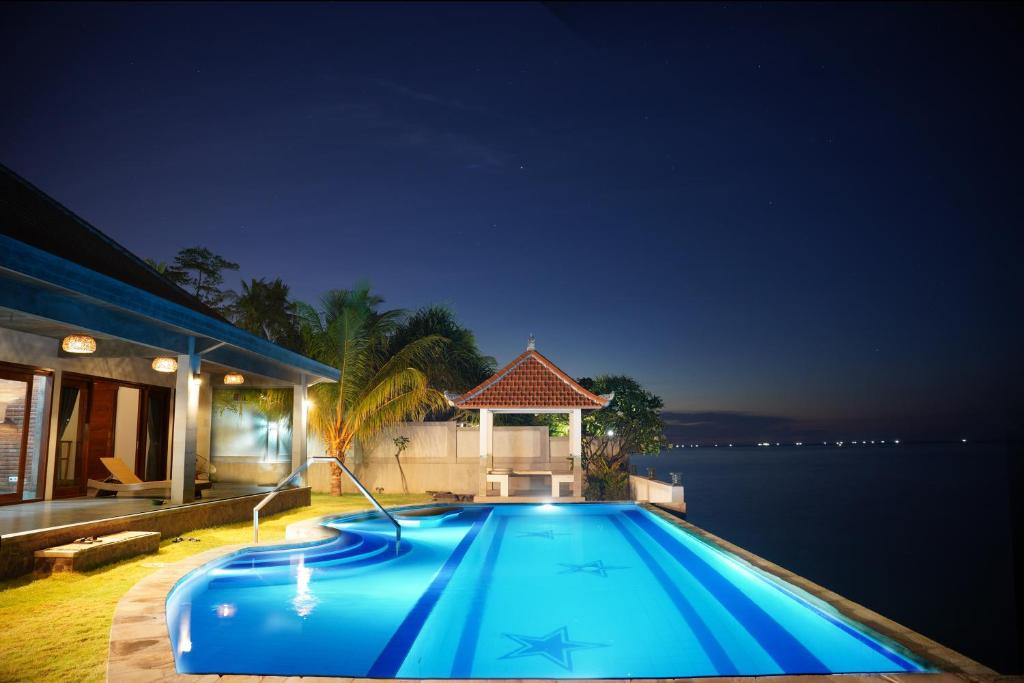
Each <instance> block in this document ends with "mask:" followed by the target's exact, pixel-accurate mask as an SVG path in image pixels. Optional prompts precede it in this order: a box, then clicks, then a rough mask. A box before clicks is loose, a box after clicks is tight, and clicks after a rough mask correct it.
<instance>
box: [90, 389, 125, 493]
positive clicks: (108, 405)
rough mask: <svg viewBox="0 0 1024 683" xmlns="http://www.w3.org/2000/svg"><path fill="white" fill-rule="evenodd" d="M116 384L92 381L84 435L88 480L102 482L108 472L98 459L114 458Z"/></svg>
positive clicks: (107, 475)
mask: <svg viewBox="0 0 1024 683" xmlns="http://www.w3.org/2000/svg"><path fill="white" fill-rule="evenodd" d="M117 387H118V384H117V383H116V382H102V381H99V380H96V381H93V383H92V391H91V396H90V401H89V403H90V405H89V424H88V429H87V430H86V431H87V435H86V441H87V446H86V449H85V450H86V472H87V473H88V478H89V479H95V480H96V481H103V480H104V479H106V478H107V477H109V476H110V472H109V471H108V470H107V468H106V467H105V466H104V465H103V463H102V462H100V458H112V457H114V415H115V414H116V411H117Z"/></svg>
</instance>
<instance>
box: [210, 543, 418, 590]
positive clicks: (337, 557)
mask: <svg viewBox="0 0 1024 683" xmlns="http://www.w3.org/2000/svg"><path fill="white" fill-rule="evenodd" d="M362 540H363V542H362V543H360V544H358V545H357V546H350V547H347V548H345V549H342V550H340V551H337V552H323V553H316V554H311V553H306V554H302V555H295V556H293V558H292V559H291V560H289V561H286V562H266V563H261V564H254V563H253V562H250V561H247V560H244V559H237V560H235V561H233V562H231V563H229V564H227V565H225V566H223V567H217V568H216V569H212V570H210V576H211V577H213V578H211V580H210V582H209V584H208V585H209V588H210V589H213V590H216V589H220V588H238V587H241V586H253V585H265V584H286V583H292V582H294V581H295V577H296V574H297V572H298V570H299V568H300V567H302V568H303V569H304V570H305V571H309V572H314V573H315V576H316V577H317V580H324V579H327V578H329V577H330V575H331V574H332V573H340V572H344V571H348V570H351V569H356V568H360V567H366V566H370V565H375V564H381V563H384V562H388V561H390V560H393V559H395V558H396V557H401V556H402V555H405V554H406V553H408V552H409V551H410V550H411V546H410V544H409V543H407V542H403V543H402V545H401V546H400V549H399V551H398V552H395V543H394V541H389V540H386V539H383V538H379V537H375V536H369V537H367V538H364V539H362ZM300 557H301V563H300V562H299V558H300Z"/></svg>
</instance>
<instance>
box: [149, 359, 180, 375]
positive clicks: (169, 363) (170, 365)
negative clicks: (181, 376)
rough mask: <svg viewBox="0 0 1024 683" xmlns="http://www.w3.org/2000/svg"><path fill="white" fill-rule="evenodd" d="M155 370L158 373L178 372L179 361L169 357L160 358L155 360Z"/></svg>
mask: <svg viewBox="0 0 1024 683" xmlns="http://www.w3.org/2000/svg"><path fill="white" fill-rule="evenodd" d="M152 367H153V369H154V370H156V371H157V372H177V371H178V359H177V358H170V357H168V356H159V357H157V358H154V359H153V366H152Z"/></svg>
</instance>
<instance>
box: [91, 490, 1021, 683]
mask: <svg viewBox="0 0 1024 683" xmlns="http://www.w3.org/2000/svg"><path fill="white" fill-rule="evenodd" d="M416 507H420V506H416ZM644 507H645V508H646V509H648V510H650V511H651V512H652V513H654V514H656V515H658V516H659V517H661V518H662V519H665V520H666V521H668V522H670V523H671V524H675V525H677V526H679V527H681V528H683V529H685V530H687V531H689V532H691V533H693V534H696V535H697V536H699V537H700V538H702V539H704V540H705V541H707V542H709V543H712V544H714V545H717V546H719V547H721V548H723V549H725V550H727V551H729V552H731V553H733V554H735V555H737V556H738V557H740V558H741V559H742V560H743V561H745V562H747V563H749V564H750V565H751V566H753V567H755V568H756V569H758V570H761V571H764V572H767V573H769V574H773V575H775V576H777V577H779V578H781V579H783V580H785V581H787V582H789V583H791V584H793V585H794V586H796V587H798V588H799V589H801V590H803V591H805V592H806V593H808V594H810V595H811V596H813V597H815V598H817V599H819V600H821V601H823V602H825V603H827V604H829V605H831V606H832V607H833V608H835V609H836V610H837V611H839V612H840V613H842V614H843V615H845V616H848V617H850V618H851V619H855V620H857V621H860V622H861V623H864V624H865V625H867V626H869V627H871V628H873V629H874V630H876V631H877V632H879V633H880V634H882V635H883V636H885V637H887V638H889V639H891V640H893V641H895V642H896V643H898V644H900V645H902V646H903V647H905V648H906V649H907V650H909V651H911V652H913V653H914V654H916V655H918V656H920V657H921V658H923V659H925V660H926V661H928V662H929V663H931V664H932V665H934V666H935V667H936V668H938V669H940V670H941V671H940V672H938V673H912V674H911V673H896V674H830V675H820V674H815V675H778V676H736V677H714V678H670V679H600V680H602V681H604V682H605V683H627V681H630V680H637V681H639V680H643V681H658V682H668V681H679V682H680V683H682V682H683V681H686V682H687V683H698V682H699V683H705V682H706V683H740V682H741V681H742V682H744V683H750V682H751V681H754V680H763V681H764V682H765V683H1003V682H1007V683H1008V682H1010V681H1014V682H1016V681H1024V677H1021V676H1003V675H1000V674H998V673H996V672H995V671H993V670H992V669H989V668H988V667H986V666H983V665H982V664H980V663H978V662H975V661H974V660H972V659H970V658H968V657H966V656H964V655H962V654H960V653H958V652H956V651H954V650H951V649H949V648H947V647H944V646H942V645H940V644H939V643H936V642H935V641H933V640H931V639H930V638H926V637H925V636H922V635H921V634H919V633H916V632H915V631H912V630H911V629H908V628H906V627H905V626H901V625H900V624H897V623H896V622H894V621H892V620H890V619H886V618H885V617H883V616H881V615H880V614H878V613H876V612H873V611H872V610H869V609H867V608H866V607H863V606H861V605H858V604H856V603H854V602H851V601H849V600H846V599H845V598H843V597H842V596H840V595H837V594H835V593H833V592H832V591H830V590H828V589H826V588H823V587H822V586H819V585H818V584H816V583H814V582H812V581H809V580H807V579H805V578H803V577H801V576H798V575H796V574H794V573H792V572H790V571H787V570H786V569H783V568H782V567H779V566H778V565H776V564H774V563H772V562H769V561H768V560H765V559H763V558H761V557H758V556H757V555H754V554H753V553H751V552H748V551H746V550H744V549H743V548H740V547H738V546H735V545H733V544H731V543H729V542H728V541H725V540H723V539H721V538H718V537H717V536H715V535H714V534H711V533H709V532H707V531H705V530H703V529H701V528H699V527H696V526H694V525H692V524H689V523H688V522H685V521H683V520H681V519H679V518H678V517H675V516H674V515H672V514H670V513H669V512H666V511H664V510H662V509H659V508H658V507H656V506H653V505H644ZM390 509H392V510H400V509H401V508H390ZM320 519H321V518H316V519H311V520H305V521H303V522H297V523H296V524H292V525H290V526H289V528H288V533H287V538H288V539H289V541H292V542H301V541H312V540H317V539H320V538H326V537H328V536H330V535H332V533H333V532H332V530H330V529H326V528H324V527H321V526H319V521H320ZM245 547H250V546H246V545H230V546H222V547H220V548H214V549H213V550H208V551H206V552H203V553H199V554H197V555H194V556H192V557H190V558H188V559H185V560H182V561H180V562H176V563H174V564H171V565H168V566H166V567H162V568H160V569H159V570H157V571H156V572H154V573H153V574H151V575H150V576H148V577H146V578H145V579H143V580H142V581H140V582H139V583H137V584H136V585H135V586H133V587H132V588H131V589H130V590H129V591H128V592H127V593H125V595H124V597H122V598H121V600H120V602H118V604H117V609H116V610H115V612H114V620H113V624H112V625H111V629H110V647H109V656H108V660H107V680H108V681H110V682H111V683H121V682H122V681H130V682H132V683H163V682H165V681H166V682H168V683H170V682H174V683H200V682H201V683H215V682H218V681H219V682H222V683H256V682H260V683H295V682H297V681H309V682H310V683H327V682H328V681H330V682H337V683H373V682H374V681H380V680H381V679H368V678H346V677H340V678H339V677H322V676H288V677H285V676H253V675H225V676H220V675H217V674H204V675H189V674H179V673H177V672H176V671H175V668H174V654H173V652H172V651H171V641H170V637H169V635H168V632H167V615H166V601H167V594H168V592H169V591H170V590H171V588H173V587H174V585H175V584H176V583H177V582H178V580H179V579H181V577H183V576H184V575H185V574H187V573H188V572H190V571H192V570H193V569H196V568H197V567H200V566H202V565H203V564H205V563H207V562H210V561H212V560H215V559H217V558H219V557H223V556H224V555H227V554H229V553H233V552H236V551H238V550H241V549H242V548H245ZM402 680H412V679H402ZM417 680H424V681H426V680H434V679H417ZM437 680H438V683H441V681H449V682H450V681H454V680H456V679H437ZM472 680H474V681H476V682H477V683H480V682H481V681H484V680H486V679H472ZM506 680H507V679H506ZM530 680H536V681H544V682H545V683H547V681H550V683H555V681H556V680H562V679H530ZM466 683H470V682H469V681H466Z"/></svg>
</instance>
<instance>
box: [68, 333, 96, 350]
mask: <svg viewBox="0 0 1024 683" xmlns="http://www.w3.org/2000/svg"><path fill="white" fill-rule="evenodd" d="M60 348H62V349H64V350H65V351H67V352H68V353H95V352H96V340H95V339H93V338H92V337H90V336H89V335H87V334H69V335H68V336H66V337H64V339H63V341H61V343H60Z"/></svg>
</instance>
